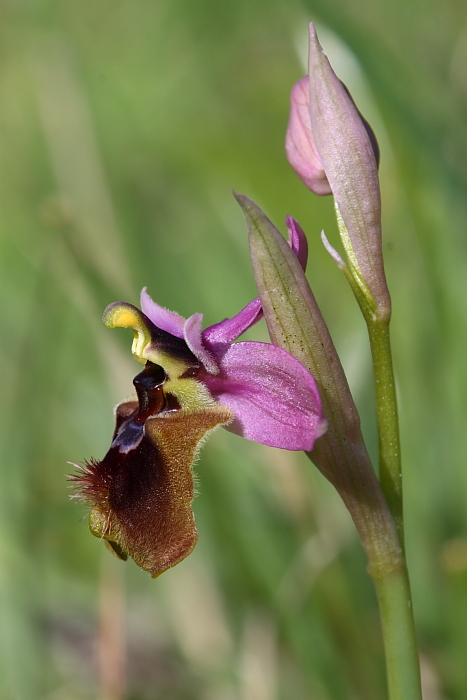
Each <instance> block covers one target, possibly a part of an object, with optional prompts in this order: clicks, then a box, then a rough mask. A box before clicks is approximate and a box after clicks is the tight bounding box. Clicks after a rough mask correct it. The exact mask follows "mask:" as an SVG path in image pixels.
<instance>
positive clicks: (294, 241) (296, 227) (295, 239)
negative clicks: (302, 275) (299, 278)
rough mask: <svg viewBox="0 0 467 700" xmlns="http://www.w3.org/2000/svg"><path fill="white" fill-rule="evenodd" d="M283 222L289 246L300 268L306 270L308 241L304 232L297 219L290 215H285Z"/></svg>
mask: <svg viewBox="0 0 467 700" xmlns="http://www.w3.org/2000/svg"><path fill="white" fill-rule="evenodd" d="M285 223H286V226H287V234H288V239H289V246H290V247H291V248H292V250H293V252H294V253H295V255H296V256H297V258H298V262H299V263H300V265H301V266H302V268H303V269H304V270H306V264H307V262H308V241H307V239H306V236H305V233H304V231H303V229H302V227H301V226H300V224H299V223H298V221H297V220H296V219H293V218H292V217H291V216H287V218H286V220H285Z"/></svg>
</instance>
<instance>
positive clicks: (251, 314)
mask: <svg viewBox="0 0 467 700" xmlns="http://www.w3.org/2000/svg"><path fill="white" fill-rule="evenodd" d="M262 317H263V312H262V310H261V302H260V300H259V297H258V298H257V299H253V301H250V303H249V304H247V305H246V306H245V308H243V309H242V310H241V311H239V312H238V314H236V315H235V316H233V317H232V318H226V319H225V320H224V321H220V322H219V323H215V324H214V325H213V326H209V327H208V328H206V329H205V330H204V331H203V340H206V341H207V342H208V343H210V344H213V345H214V344H217V343H232V342H233V341H234V340H236V339H237V338H238V337H239V336H240V335H241V334H242V333H244V332H245V331H247V330H248V328H250V327H251V326H252V325H253V324H254V323H256V322H257V321H259V320H260V319H261V318H262Z"/></svg>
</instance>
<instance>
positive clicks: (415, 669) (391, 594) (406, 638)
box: [374, 563, 422, 700]
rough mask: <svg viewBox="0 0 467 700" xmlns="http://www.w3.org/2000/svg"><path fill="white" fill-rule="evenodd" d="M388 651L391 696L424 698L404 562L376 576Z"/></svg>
mask: <svg viewBox="0 0 467 700" xmlns="http://www.w3.org/2000/svg"><path fill="white" fill-rule="evenodd" d="M374 583H375V588H376V594H377V596H378V602H379V609H380V616H381V625H382V632H383V639H384V649H385V654H386V672H387V679H388V694H389V700H422V689H421V682H420V663H419V658H418V648H417V639H416V635H415V625H414V619H413V611H412V603H411V594H410V583H409V577H408V573H407V568H406V566H405V563H404V564H403V565H402V566H401V567H400V568H399V569H395V570H394V571H392V572H390V573H388V574H386V575H385V576H383V577H382V578H380V579H378V578H374Z"/></svg>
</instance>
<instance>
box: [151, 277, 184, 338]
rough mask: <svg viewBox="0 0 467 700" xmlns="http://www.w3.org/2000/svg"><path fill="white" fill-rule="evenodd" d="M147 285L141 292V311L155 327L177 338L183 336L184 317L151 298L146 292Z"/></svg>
mask: <svg viewBox="0 0 467 700" xmlns="http://www.w3.org/2000/svg"><path fill="white" fill-rule="evenodd" d="M146 290H147V287H144V288H143V290H142V292H141V311H142V312H143V314H146V316H147V317H148V318H149V320H150V321H152V322H153V324H154V325H155V326H157V328H160V329H161V330H163V331H167V333H170V334H171V335H174V336H176V337H177V338H183V327H184V325H185V319H184V318H183V316H179V315H178V314H176V313H175V312H174V311H169V310H168V309H164V307H163V306H159V304H156V302H155V301H153V300H152V299H151V297H150V296H149V294H148V293H147V291H146Z"/></svg>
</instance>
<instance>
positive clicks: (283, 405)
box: [205, 342, 323, 451]
mask: <svg viewBox="0 0 467 700" xmlns="http://www.w3.org/2000/svg"><path fill="white" fill-rule="evenodd" d="M220 364H221V373H222V374H221V376H219V377H207V378H206V380H205V382H206V385H207V387H208V389H209V390H210V391H211V393H212V394H213V396H215V398H217V399H218V400H219V401H220V403H222V404H225V405H226V406H228V407H229V408H230V409H231V410H232V412H233V413H234V415H235V419H234V421H233V422H232V423H231V424H229V425H228V426H227V430H230V431H232V432H234V433H237V434H238V435H241V436H242V437H245V438H247V439H248V440H253V441H255V442H259V443H262V444H264V445H270V446H271V447H280V448H283V449H287V450H306V451H310V450H312V449H313V444H314V442H315V439H316V438H317V437H319V435H320V434H322V430H323V421H322V415H321V402H320V398H319V394H318V389H317V388H316V382H315V380H314V378H313V376H312V375H311V374H310V373H309V372H308V370H307V369H305V367H303V365H302V364H300V362H299V361H298V360H296V359H295V358H294V357H292V355H289V353H288V352H286V351H285V350H282V349H281V348H278V347H276V346H275V345H270V344H269V343H253V342H241V343H235V344H234V345H231V346H230V348H229V349H228V350H227V351H226V353H225V354H224V356H223V357H222V359H221V362H220Z"/></svg>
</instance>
